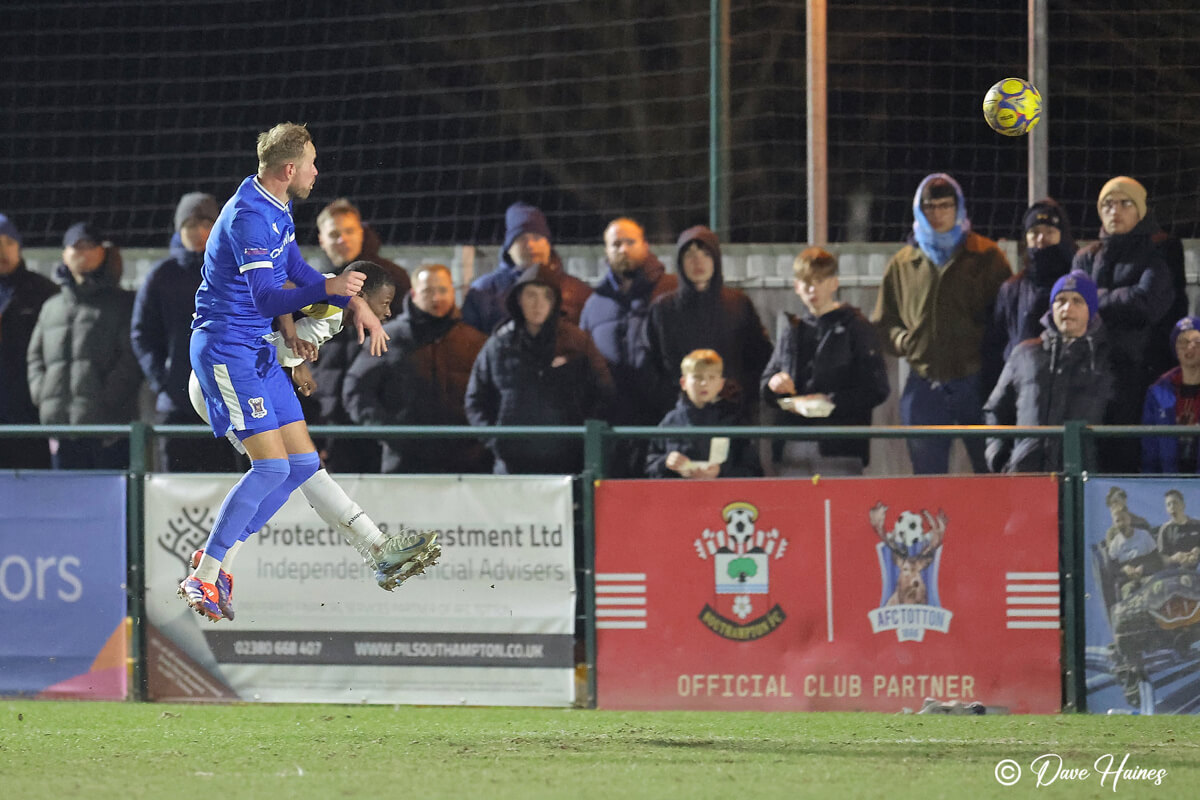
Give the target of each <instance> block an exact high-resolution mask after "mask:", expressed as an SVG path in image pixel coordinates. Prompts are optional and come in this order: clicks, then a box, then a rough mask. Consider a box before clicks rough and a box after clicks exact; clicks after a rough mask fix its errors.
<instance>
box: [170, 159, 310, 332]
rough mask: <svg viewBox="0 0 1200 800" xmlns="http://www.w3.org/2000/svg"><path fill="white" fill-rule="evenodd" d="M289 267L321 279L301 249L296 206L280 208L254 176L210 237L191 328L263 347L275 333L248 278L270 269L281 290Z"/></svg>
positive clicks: (231, 201) (231, 200)
mask: <svg viewBox="0 0 1200 800" xmlns="http://www.w3.org/2000/svg"><path fill="white" fill-rule="evenodd" d="M297 262H298V263H297ZM289 264H291V268H292V269H293V270H295V269H298V268H301V267H302V268H305V269H308V270H312V272H313V273H314V274H316V270H313V269H312V267H309V266H308V265H307V264H305V263H304V259H303V256H302V255H301V254H300V248H299V246H298V245H297V244H296V224H295V222H294V221H293V220H292V204H291V202H290V201H289V202H287V203H281V202H280V201H279V199H278V198H276V197H275V196H273V195H272V194H271V193H270V192H268V191H267V190H266V189H264V188H263V187H262V184H260V183H259V181H258V178H257V176H254V175H251V176H250V177H248V178H246V180H244V181H242V184H241V186H239V187H238V190H237V191H236V192H235V193H234V195H233V197H231V198H229V201H228V202H227V203H225V207H224V208H222V209H221V214H220V216H218V217H217V221H216V223H215V224H214V225H213V229H212V233H211V234H210V235H209V237H208V245H207V247H205V250H204V268H203V271H202V275H203V280H202V281H201V283H200V288H199V289H198V290H197V291H196V314H195V316H194V318H193V320H192V328H193V329H198V328H204V329H205V330H207V331H209V332H210V333H213V334H217V335H219V336H221V337H222V338H227V339H231V340H237V341H245V342H253V341H255V340H257V341H258V342H261V341H262V337H263V336H264V335H266V334H269V333H270V332H271V321H272V320H271V318H270V317H264V316H263V315H261V314H260V313H258V310H257V309H256V308H255V306H254V298H253V296H252V295H251V292H250V285H249V282H248V281H247V279H246V273H247V272H248V271H250V270H253V269H269V270H271V271H272V273H273V275H274V283H275V285H276V286H280V287H282V286H283V283H284V281H286V280H287V279H288V267H289Z"/></svg>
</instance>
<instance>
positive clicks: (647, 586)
mask: <svg viewBox="0 0 1200 800" xmlns="http://www.w3.org/2000/svg"><path fill="white" fill-rule="evenodd" d="M596 602H597V610H596V620H597V622H596V626H597V629H598V631H597V636H598V646H599V648H598V653H597V669H596V675H597V692H598V704H599V706H600V707H601V708H611V709H697V710H701V709H702V710H790V711H852V710H861V711H887V712H898V711H901V710H902V709H904V708H911V709H913V710H916V709H919V708H920V707H921V705H922V703H923V702H924V700H925V699H926V698H936V699H938V700H942V701H949V700H961V701H962V702H963V703H972V702H979V703H981V704H983V705H986V706H1001V707H1006V708H1007V709H1008V710H1010V711H1011V712H1012V713H1053V712H1056V711H1058V710H1059V709H1060V708H1061V680H1060V666H1059V620H1060V613H1059V576H1058V488H1057V484H1056V482H1055V480H1054V479H1053V478H1051V477H1047V476H1036V477H984V476H980V477H953V478H951V477H938V478H894V479H882V480H876V479H865V478H851V479H841V480H837V479H834V480H820V481H818V482H815V483H814V482H812V481H795V480H787V481H783V480H721V481H683V480H680V481H605V482H602V483H601V484H600V485H599V486H598V488H597V491H596Z"/></svg>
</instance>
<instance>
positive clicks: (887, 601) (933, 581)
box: [868, 503, 954, 642]
mask: <svg viewBox="0 0 1200 800" xmlns="http://www.w3.org/2000/svg"><path fill="white" fill-rule="evenodd" d="M868 516H869V518H870V521H871V528H872V529H873V530H874V531H875V535H876V536H878V537H879V543H878V544H876V545H875V554H876V555H877V556H878V558H879V571H880V574H881V575H882V577H883V592H882V595H881V596H880V598H879V608H877V609H875V610H874V611H871V612H869V616H870V618H871V630H872V631H873V632H875V633H880V632H883V631H895V632H896V638H897V639H898V640H899V641H901V642H920V641H923V640H924V639H925V631H927V630H934V631H937V632H938V633H948V632H949V630H950V619H951V618H952V617H953V616H954V614H953V613H952V612H951V611H948V610H947V609H945V608H942V606H941V603H940V602H939V600H938V582H937V576H938V567H939V566H940V565H941V562H942V543H943V542H944V541H945V539H946V514H945V512H943V511H938V515H937V517H936V518H935V517H934V516H933V514H930V513H929V512H928V511H926V510H922V511H921V513H920V514H916V513H914V512H912V511H901V512H900V516H899V517H897V518H896V522H895V524H894V525H893V527H892V530H890V531H886V530H884V526H885V523H886V521H887V506H885V505H884V504H883V503H876V504H875V505H874V506H873V507H872V508H871V510H870V512H869V513H868Z"/></svg>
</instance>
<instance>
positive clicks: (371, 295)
mask: <svg viewBox="0 0 1200 800" xmlns="http://www.w3.org/2000/svg"><path fill="white" fill-rule="evenodd" d="M346 269H348V270H352V271H353V272H361V273H362V274H363V275H364V276H365V277H364V278H363V287H362V289H361V290H360V291H359V293H358V296H359V297H361V298H362V299H363V300H366V301H367V305H368V306H369V307H370V308H371V311H373V312H374V313H375V316H377V317H379V318H380V319H381V320H385V319H387V318H388V317H390V316H391V315H392V300H394V299H395V298H396V282H395V281H393V280H392V276H391V275H389V274H388V273H387V270H385V269H384V268H383V267H381V266H379V265H378V264H372V263H371V262H370V261H355V262H354V263H353V264H351V265H350V266H348V267H346Z"/></svg>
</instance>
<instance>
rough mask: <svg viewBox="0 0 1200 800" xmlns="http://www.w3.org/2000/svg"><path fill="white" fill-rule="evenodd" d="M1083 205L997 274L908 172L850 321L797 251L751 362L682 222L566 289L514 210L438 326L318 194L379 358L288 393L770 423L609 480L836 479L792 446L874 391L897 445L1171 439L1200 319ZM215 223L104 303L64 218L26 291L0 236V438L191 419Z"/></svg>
mask: <svg viewBox="0 0 1200 800" xmlns="http://www.w3.org/2000/svg"><path fill="white" fill-rule="evenodd" d="M1097 210H1098V212H1099V216H1100V220H1101V229H1100V231H1099V232H1098V238H1097V240H1096V241H1094V242H1092V243H1090V244H1088V245H1086V246H1085V247H1083V248H1081V249H1077V247H1076V244H1075V239H1074V236H1073V234H1072V230H1071V226H1070V224H1069V222H1068V220H1067V218H1066V214H1065V213H1064V211H1063V209H1062V208H1061V207H1060V206H1059V205H1058V204H1057V203H1056V202H1055V201H1054V200H1052V199H1049V198H1047V199H1045V200H1042V201H1040V202H1038V203H1035V204H1033V205H1032V206H1030V208H1029V210H1028V211H1027V213H1026V214H1025V217H1024V219H1023V222H1022V230H1021V231H1020V234H1021V245H1022V246H1021V248H1020V253H1021V261H1020V264H1019V267H1020V268H1019V271H1017V272H1016V274H1014V273H1013V269H1012V267H1011V266H1010V264H1009V262H1008V261H1007V259H1006V258H1005V256H1004V254H1003V251H1002V250H1001V249H1000V247H999V246H998V245H997V244H996V242H994V241H992V240H991V239H988V238H986V237H984V236H983V235H981V234H980V233H978V232H977V231H975V230H973V229H972V226H971V221H970V216H969V214H968V204H967V200H966V197H965V196H964V192H963V189H962V187H961V186H960V185H959V184H958V182H957V181H955V179H954V178H953V177H951V176H950V175H946V174H944V173H934V174H931V175H929V176H927V177H926V178H925V179H924V180H922V181H921V183H920V185H919V186H918V187H917V188H916V191H915V193H914V196H913V204H912V212H913V226H912V234H911V236H910V237H909V239H908V241H907V242H906V243H905V244H904V245H903V246H902V247H901V248H900V249H899V250H898V251H897V252H896V253H895V254H894V256H893V257H892V258H891V260H890V261H889V262H888V264H887V267H886V269H885V271H884V274H883V277H882V281H881V285H880V288H879V292H878V297H877V300H876V303H875V307H874V310H873V313H872V314H871V315H870V318H869V319H868V317H867V316H865V315H864V314H863V313H862V312H860V311H859V310H858V309H857V308H855V307H853V306H852V305H849V304H848V303H845V302H843V301H842V300H841V299H840V296H839V286H840V284H839V274H838V263H837V257H836V256H835V255H833V254H831V253H829V252H827V251H825V250H822V249H820V248H808V249H806V250H804V251H803V252H801V253H800V254H799V255H798V256H797V257H796V259H795V263H794V266H793V276H794V289H795V292H796V295H797V296H798V297H799V300H800V302H801V304H802V310H801V312H800V313H799V314H789V313H781V315H780V318H779V319H778V320H777V321H776V324H775V331H776V336H775V341H774V343H773V344H772V340H771V337H770V336H769V335H768V333H767V329H766V327H765V326H764V325H763V322H762V320H761V319H760V316H759V312H758V310H757V309H756V308H755V305H754V303H753V302H752V301H751V299H750V297H749V296H748V295H747V294H746V293H744V292H742V291H741V290H739V289H736V288H734V287H731V286H728V285H726V283H725V276H724V271H723V268H722V258H721V242H720V240H719V238H718V236H717V234H716V233H714V232H713V231H712V230H709V229H708V228H706V227H704V226H695V227H692V228H688V229H687V230H685V231H683V233H681V234H680V235H679V237H678V240H677V242H676V245H675V264H676V266H677V273H674V274H672V273H670V272H668V270H667V268H666V267H665V266H664V265H663V263H662V262H661V261H660V260H659V259H658V258H657V257H656V256H655V254H654V253H653V252H651V250H650V247H649V245H648V244H647V242H646V237H645V231H644V230H643V228H642V226H641V225H640V224H639V223H638V222H637V221H636V220H634V219H631V218H627V217H619V218H617V219H614V220H612V222H611V223H609V225H608V226H607V227H606V228H605V230H604V231H603V236H602V239H603V247H604V253H605V256H606V259H607V265H608V270H607V272H606V273H605V274H604V275H603V276H602V277H601V278H600V279H599V280H598V281H597V282H596V284H595V285H594V286H589V285H588V284H586V283H585V282H583V281H582V280H580V279H579V278H577V277H575V276H572V275H569V274H568V273H567V272H566V271H565V269H564V268H563V263H562V259H561V258H560V257H559V255H558V253H557V252H556V250H555V249H554V246H553V241H554V237H553V235H552V231H551V228H550V223H549V221H548V220H547V218H546V216H545V214H543V213H542V211H541V210H540V209H538V208H536V207H534V206H532V205H529V204H526V203H523V202H518V203H514V204H513V205H512V206H510V207H509V209H508V211H507V213H506V215H505V222H506V230H505V236H504V241H503V244H502V245H501V248H500V264H499V266H498V267H497V269H495V270H493V271H492V272H490V273H487V274H485V275H483V276H481V277H479V278H477V279H476V280H474V281H473V282H472V283H471V284H470V286H469V288H468V289H467V291H466V293H465V296H464V297H463V299H462V306H461V310H460V308H459V307H458V304H457V298H456V291H455V286H454V278H453V275H452V273H451V271H450V269H448V268H447V267H446V266H444V265H441V264H423V265H421V266H420V267H418V268H417V269H416V270H415V272H414V273H413V274H412V276H411V278H410V275H409V273H408V272H407V271H406V270H405V269H404V268H403V267H401V266H399V265H397V264H395V263H393V262H391V261H389V260H387V259H385V258H383V257H381V256H380V254H379V251H380V241H379V238H378V236H377V235H376V234H375V233H374V231H373V230H372V229H371V228H370V226H369V225H368V224H367V223H366V222H365V221H364V220H363V217H362V214H361V213H360V212H359V210H358V209H357V208H356V207H355V206H354V205H353V204H352V203H351V202H350V201H349V200H347V199H344V198H340V199H338V200H336V201H334V202H333V203H330V204H329V205H328V206H326V207H325V208H324V209H323V210H322V211H321V212H320V214H319V216H318V217H317V226H316V227H317V230H316V238H317V241H318V243H319V245H320V254H319V255H318V256H317V257H316V258H315V260H314V264H313V265H314V266H315V267H316V268H317V269H318V270H320V271H322V272H325V273H328V274H331V275H332V274H336V273H339V272H341V271H342V270H343V269H345V268H347V266H348V265H351V264H362V263H363V262H370V263H371V264H373V265H375V266H376V267H377V268H378V269H379V270H380V274H381V276H382V283H386V286H382V285H381V287H380V288H381V293H379V294H378V297H377V298H376V299H377V300H378V302H379V303H380V304H382V307H381V308H380V309H379V314H380V316H381V318H383V319H385V320H387V319H388V317H391V319H390V320H389V321H387V324H386V325H385V328H384V329H385V330H386V331H387V333H388V334H389V336H390V337H391V340H390V347H389V350H388V352H387V354H386V355H385V356H384V357H383V358H366V357H364V356H363V354H362V353H361V351H360V346H359V345H358V343H357V341H356V340H355V338H354V337H353V336H351V335H350V334H351V333H352V332H347V331H343V332H342V333H340V334H338V335H336V336H334V337H333V338H332V339H330V341H328V342H326V343H325V344H324V346H323V347H322V349H321V356H320V358H319V359H318V360H317V361H316V362H315V363H312V364H304V365H301V366H298V367H296V375H294V376H293V379H294V380H295V382H296V384H297V387H302V388H303V391H301V392H300V393H301V394H302V395H303V397H304V402H305V403H306V406H307V407H306V412H307V414H306V416H307V418H308V419H309V420H310V421H311V422H313V423H315V424H357V425H416V426H446V425H450V426H461V425H466V424H470V425H473V426H479V427H491V426H497V425H501V426H545V425H571V426H573V425H579V424H581V423H582V422H583V421H584V420H586V419H591V418H596V419H603V420H606V421H608V422H609V423H611V424H614V425H643V426H652V425H662V426H664V427H669V428H677V427H693V426H718V427H729V426H737V425H744V424H755V423H759V422H762V423H765V424H781V425H795V426H796V429H797V431H796V436H795V438H794V439H791V440H789V441H787V442H779V443H777V445H776V446H775V447H773V448H770V447H764V448H760V447H759V446H758V444H757V443H756V442H755V441H753V440H751V439H739V438H737V437H734V438H733V439H732V441H731V440H730V439H729V438H727V437H719V436H718V437H709V438H704V437H702V436H693V435H688V436H682V437H680V436H677V435H669V436H667V437H666V438H663V439H656V440H644V439H630V440H627V441H622V442H620V443H619V444H618V445H617V446H616V447H615V449H614V451H613V452H612V453H610V454H609V461H608V463H609V467H610V473H611V474H613V475H615V476H617V477H642V476H651V477H682V478H712V477H719V476H754V475H761V474H771V475H785V476H787V475H794V476H800V475H812V474H816V473H820V474H824V475H856V474H861V473H862V472H863V470H864V468H865V467H866V465H867V464H868V460H869V453H870V447H869V437H867V436H864V437H863V438H861V439H845V438H828V439H825V440H815V439H813V438H812V437H806V436H805V434H804V429H805V428H807V427H812V426H814V425H816V426H828V425H836V426H862V427H864V428H867V427H868V426H870V424H871V419H872V414H873V410H874V409H875V408H876V407H877V406H879V405H880V404H882V403H883V402H884V401H885V400H886V399H887V398H888V397H889V396H890V394H891V392H892V391H893V390H894V389H896V390H899V391H898V394H899V409H900V419H901V422H902V424H904V425H973V424H980V423H983V422H984V421H985V420H986V422H987V423H988V424H991V425H1018V426H1036V425H1060V424H1062V423H1064V422H1066V421H1069V420H1083V421H1086V422H1088V423H1092V424H1100V423H1111V424H1136V423H1145V424H1171V425H1176V424H1178V425H1195V424H1197V422H1198V421H1200V318H1197V317H1190V316H1186V313H1187V297H1186V293H1185V288H1186V286H1185V280H1184V272H1183V251H1182V247H1181V244H1180V242H1179V241H1178V240H1177V239H1175V238H1174V237H1171V236H1169V235H1168V234H1167V233H1166V232H1164V231H1163V230H1162V229H1161V228H1160V227H1159V225H1158V223H1157V222H1156V221H1155V218H1154V216H1153V213H1152V211H1151V209H1150V207H1149V205H1148V199H1147V192H1146V189H1145V188H1144V187H1143V186H1142V185H1141V184H1140V183H1138V182H1137V181H1136V180H1134V179H1132V178H1129V177H1125V176H1118V177H1115V178H1113V179H1112V180H1110V181H1108V182H1107V183H1106V184H1105V185H1104V187H1103V188H1102V189H1101V191H1100V193H1099V196H1098V197H1097ZM218 212H219V207H218V204H217V201H216V199H215V198H213V197H211V196H210V195H206V194H201V193H189V194H186V195H184V196H183V197H182V198H181V199H180V201H179V205H178V207H177V209H176V213H175V219H174V223H175V225H174V232H173V235H172V236H171V238H170V241H169V256H168V257H167V258H165V259H164V260H162V261H161V262H159V263H158V264H156V265H155V266H154V267H153V269H152V270H151V271H150V272H149V273H148V274H147V276H146V278H145V280H144V282H143V283H142V284H141V285H140V287H139V289H138V291H137V293H136V296H135V294H134V293H132V292H129V291H126V290H124V289H122V288H121V286H120V277H121V268H122V262H121V254H120V250H119V248H118V247H117V246H116V245H115V244H113V243H112V241H110V240H109V238H108V237H107V236H105V235H104V234H103V233H101V232H99V231H97V230H96V229H95V228H94V227H93V226H92V225H91V224H90V223H88V222H86V221H83V222H79V223H77V224H75V225H72V226H71V227H70V228H69V229H68V230H67V231H66V233H65V234H64V237H63V251H62V262H61V264H59V266H58V267H57V269H56V270H55V271H54V275H53V281H52V280H49V279H47V278H45V277H42V276H40V275H37V274H35V273H33V272H32V271H30V270H29V269H28V268H27V267H26V265H25V263H24V260H23V258H22V255H21V244H22V239H21V234H20V230H19V228H18V226H17V224H16V222H15V221H14V220H13V219H12V218H11V217H10V216H6V215H4V214H0V424H23V425H31V424H37V423H42V424H47V425H50V424H53V425H64V424H65V425H77V424H89V423H108V424H112V423H116V424H121V423H128V422H130V421H131V420H132V419H134V418H135V417H136V415H137V413H138V396H139V392H140V390H141V384H142V382H143V380H144V381H145V383H146V385H147V386H148V388H149V390H150V393H152V394H153V396H154V421H155V422H156V423H157V424H198V423H199V422H200V419H199V418H198V417H197V416H196V413H195V411H194V410H193V408H192V406H191V403H190V402H189V400H188V378H189V373H190V368H189V360H188V357H187V353H188V342H189V336H190V325H189V323H190V320H191V317H192V313H193V311H194V296H195V293H196V289H197V287H198V286H199V284H200V279H201V275H200V271H201V266H202V264H203V260H204V251H205V247H206V244H207V242H208V238H209V232H210V231H211V229H212V226H213V222H214V221H215V220H216V218H217V214H218ZM393 287H394V293H393ZM383 289H386V290H387V291H386V292H382V290H383ZM380 298H382V299H380ZM281 324H283V325H285V326H286V324H287V320H285V321H283V323H281ZM885 354H891V355H893V356H895V357H897V358H899V359H902V360H903V361H904V362H905V364H906V366H907V370H906V372H907V378H906V379H905V380H904V383H903V386H898V387H892V386H891V385H890V384H889V378H888V370H887V367H886V362H885ZM301 376H302V377H301ZM157 441H158V442H159V451H158V453H157V459H156V462H157V463H156V467H157V469H160V470H166V471H193V472H213V471H223V470H231V469H237V468H238V464H237V462H236V459H237V458H239V457H238V456H237V455H236V454H234V453H233V451H232V450H231V449H230V448H229V447H228V446H227V444H226V443H225V442H223V441H216V440H211V439H207V438H206V439H195V438H186V439H184V438H171V437H158V439H157ZM319 444H320V450H321V456H322V458H323V459H324V460H325V461H326V462H327V463H329V464H330V465H331V469H335V470H336V471H339V472H363V473H369V472H379V471H382V472H386V473H400V472H403V473H439V472H440V473H482V472H496V473H500V474H505V473H558V472H578V471H579V470H580V469H581V468H582V466H583V461H582V451H581V445H580V443H579V442H578V441H573V440H570V441H569V440H554V439H547V438H541V437H532V436H529V437H519V438H507V437H488V436H487V435H486V434H485V435H481V437H480V438H479V439H471V438H469V437H461V436H456V437H445V438H440V437H439V438H434V439H421V438H416V439H411V438H410V439H395V440H393V439H388V440H384V441H375V440H373V439H370V438H357V437H338V438H335V439H331V440H327V441H324V442H321V443H319ZM964 444H965V445H966V450H967V453H968V456H969V458H970V463H971V466H972V468H973V469H974V470H975V471H977V472H985V471H989V470H990V471H993V472H1043V471H1052V470H1056V469H1060V468H1061V466H1062V453H1061V452H1060V449H1061V448H1060V447H1059V444H1058V441H1057V440H1050V439H1045V440H1043V439H1017V440H1013V439H1011V438H1007V437H996V438H993V439H988V440H987V441H986V443H985V442H984V440H982V439H979V438H967V439H965V440H964ZM907 449H908V453H909V457H910V459H911V462H912V466H913V471H914V472H915V473H918V474H936V473H944V472H946V471H947V470H948V466H949V451H950V441H949V440H948V439H944V438H929V437H913V438H911V439H910V440H908V441H907ZM1098 459H1099V465H1100V466H1101V467H1102V468H1104V469H1105V470H1107V471H1119V472H1136V471H1139V470H1141V471H1144V472H1180V471H1182V472H1192V471H1197V470H1200V439H1198V438H1197V437H1195V436H1182V437H1179V436H1161V437H1147V438H1145V439H1143V440H1137V439H1132V438H1126V439H1106V440H1102V449H1101V451H1100V452H1099V454H1098ZM128 463H129V452H128V443H127V441H126V440H125V439H124V438H117V439H113V440H105V439H96V438H83V437H80V438H72V437H70V436H66V437H61V436H60V437H54V438H36V437H23V438H20V439H15V438H7V439H0V468H7V469H36V468H47V467H51V466H53V467H55V468H63V469H80V468H110V469H121V468H125V467H127V466H128Z"/></svg>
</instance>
